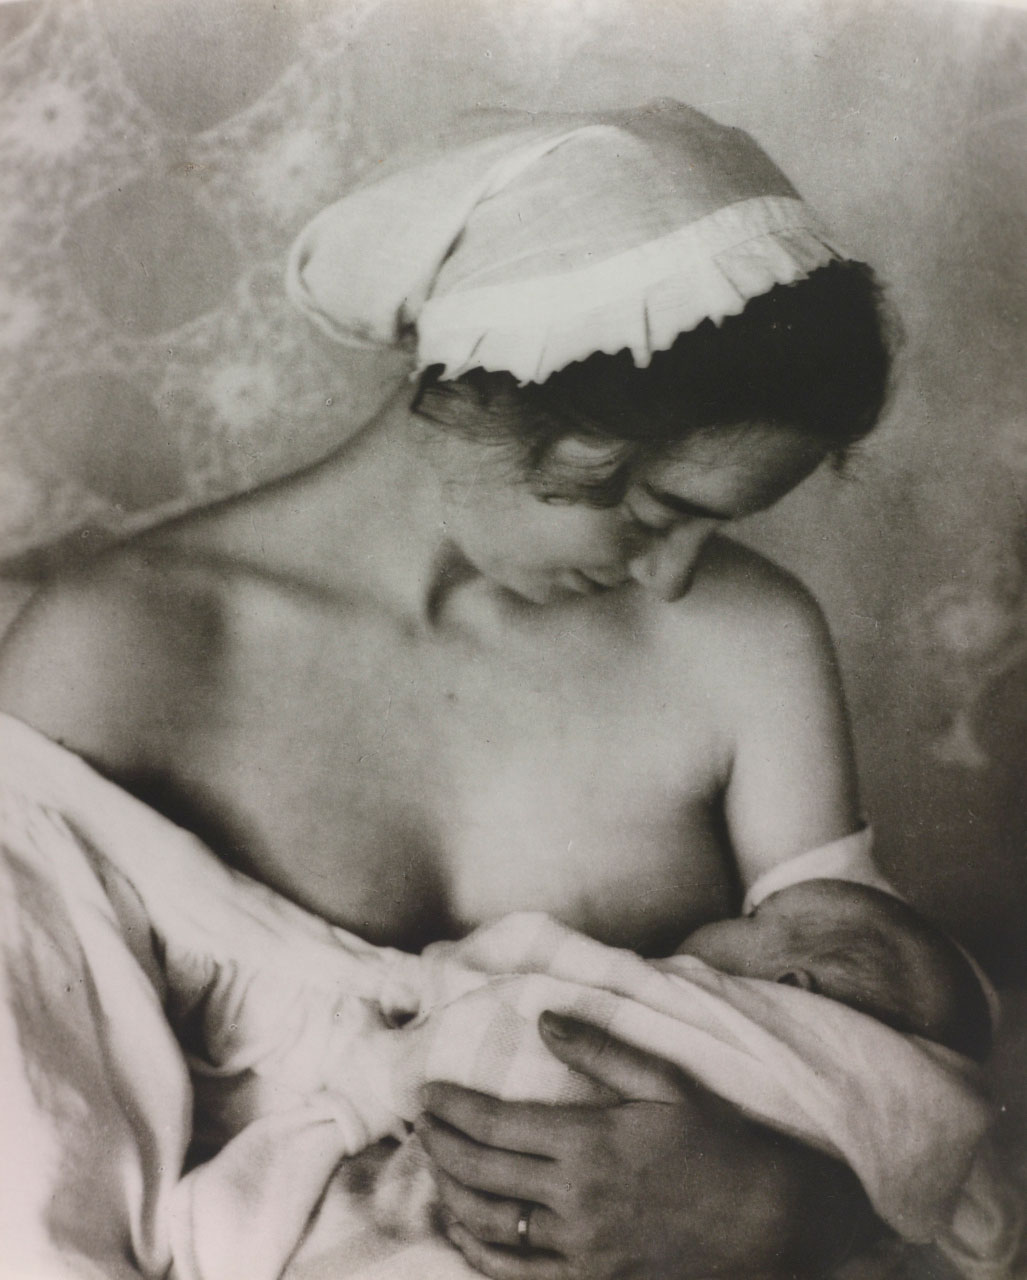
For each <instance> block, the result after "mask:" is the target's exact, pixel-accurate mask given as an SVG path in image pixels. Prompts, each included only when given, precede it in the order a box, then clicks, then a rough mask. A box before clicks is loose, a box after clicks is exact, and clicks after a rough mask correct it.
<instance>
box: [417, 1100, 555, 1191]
mask: <svg viewBox="0 0 1027 1280" xmlns="http://www.w3.org/2000/svg"><path fill="white" fill-rule="evenodd" d="M416 1132H417V1135H418V1137H419V1138H420V1139H421V1142H422V1143H423V1144H424V1148H425V1150H426V1151H427V1152H428V1154H429V1156H431V1158H432V1161H433V1162H434V1164H435V1167H436V1169H441V1170H442V1171H443V1172H445V1173H448V1174H449V1176H450V1177H451V1178H455V1179H456V1181H457V1182H461V1183H463V1185H464V1186H465V1187H473V1188H475V1189H476V1190H478V1191H485V1192H488V1193H489V1194H490V1195H494V1196H504V1197H506V1198H508V1199H511V1200H523V1201H531V1202H536V1203H539V1202H545V1201H546V1200H547V1199H548V1198H549V1194H550V1191H551V1187H552V1180H553V1173H552V1170H553V1164H552V1161H550V1160H549V1159H547V1158H546V1157H539V1156H532V1155H524V1154H522V1153H521V1152H518V1151H507V1150H505V1149H504V1148H501V1147H491V1146H486V1145H484V1144H483V1143H481V1142H477V1141H475V1139H474V1138H470V1137H468V1136H467V1134H466V1133H461V1132H460V1131H459V1130H458V1129H454V1128H452V1126H450V1125H448V1124H446V1123H445V1122H443V1121H441V1120H438V1119H436V1118H435V1117H434V1116H430V1115H427V1116H422V1117H421V1118H420V1119H419V1120H418V1121H417V1124H416Z"/></svg>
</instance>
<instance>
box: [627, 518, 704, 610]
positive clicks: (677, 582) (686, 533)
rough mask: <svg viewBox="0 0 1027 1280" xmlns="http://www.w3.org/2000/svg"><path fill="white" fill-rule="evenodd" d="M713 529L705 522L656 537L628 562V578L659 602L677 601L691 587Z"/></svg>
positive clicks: (681, 526)
mask: <svg viewBox="0 0 1027 1280" xmlns="http://www.w3.org/2000/svg"><path fill="white" fill-rule="evenodd" d="M712 532H713V526H712V524H711V523H708V522H706V521H703V520H695V521H690V522H689V523H688V524H683V525H676V526H675V527H674V528H672V529H670V530H668V531H667V532H666V533H664V534H660V535H658V536H656V537H653V538H652V539H651V540H650V541H649V543H648V545H647V546H646V547H645V548H644V549H643V550H642V551H640V552H639V553H638V554H637V555H636V556H633V557H632V559H631V560H630V561H629V562H628V574H629V575H630V576H631V577H632V578H633V579H634V580H635V582H637V583H638V584H639V585H640V586H643V587H645V589H646V590H647V591H651V592H652V593H653V595H655V596H657V597H658V598H659V599H660V600H668V601H670V600H678V599H680V598H681V596H683V595H684V594H685V592H686V591H687V590H688V588H689V585H690V583H691V578H692V571H693V570H694V569H695V565H696V561H697V560H698V559H699V553H700V552H701V551H702V549H703V544H704V543H705V542H706V540H707V538H708V537H709V536H710V534H711V533H712Z"/></svg>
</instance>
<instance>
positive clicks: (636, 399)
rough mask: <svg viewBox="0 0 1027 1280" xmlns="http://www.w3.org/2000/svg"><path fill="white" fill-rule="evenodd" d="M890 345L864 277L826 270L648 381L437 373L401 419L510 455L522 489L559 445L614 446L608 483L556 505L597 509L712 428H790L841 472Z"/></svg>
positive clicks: (878, 401) (661, 361) (838, 268)
mask: <svg viewBox="0 0 1027 1280" xmlns="http://www.w3.org/2000/svg"><path fill="white" fill-rule="evenodd" d="M891 345H892V343H891V334H890V332H889V324H888V323H887V321H886V319H885V312H884V308H883V305H882V301H881V294H880V290H879V288H878V286H877V283H876V281H875V279H874V276H873V273H872V272H871V270H870V268H869V267H867V266H866V265H864V264H863V263H859V262H833V263H831V264H829V265H828V266H825V267H821V268H819V269H818V270H816V271H814V272H812V273H811V274H810V275H809V276H807V277H806V278H805V279H803V280H801V281H799V282H797V283H795V284H791V285H776V286H775V287H774V288H772V289H771V290H770V291H769V292H768V293H765V294H763V295H761V296H760V297H757V298H754V299H753V300H752V301H751V302H749V303H748V304H747V305H746V307H745V308H744V310H742V311H741V312H740V313H739V314H738V315H734V316H728V317H726V318H725V319H724V320H723V322H722V323H721V324H719V325H717V324H714V323H713V322H712V321H709V320H706V321H703V323H702V324H700V325H699V326H698V328H696V329H693V330H691V331H690V332H688V333H683V334H681V335H680V336H679V337H678V339H677V340H676V341H675V343H674V345H673V346H672V347H671V348H670V349H669V350H668V351H661V352H657V353H656V354H655V355H654V356H653V358H652V362H651V364H650V365H649V366H648V367H647V368H644V369H640V368H637V367H636V366H635V364H634V362H633V360H632V357H631V353H630V351H628V350H626V349H625V350H623V351H620V352H618V353H617V354H616V355H604V354H596V355H592V356H590V357H589V358H588V359H587V360H582V361H578V362H576V363H574V364H571V365H568V366H567V367H566V368H564V369H561V370H559V371H558V372H557V373H554V374H552V375H551V376H550V377H549V378H548V379H547V380H546V381H545V382H544V383H541V384H539V383H529V384H528V385H527V386H523V387H521V386H518V385H517V382H516V381H515V379H514V378H513V377H512V376H511V375H510V374H509V373H490V372H486V371H485V370H483V369H473V370H471V371H470V372H469V373H465V374H464V375H463V376H462V377H460V378H456V379H453V380H452V381H448V382H444V381H441V380H440V376H439V375H440V372H441V367H440V366H438V365H435V366H432V368H430V369H427V370H426V371H425V373H424V374H423V375H422V377H421V381H420V383H419V385H418V389H417V393H416V395H415V397H414V401H413V404H412V408H413V410H414V411H415V412H416V413H419V414H420V415H421V416H423V417H425V418H428V419H429V420H431V421H434V422H437V423H439V424H440V425H441V426H443V427H445V428H447V429H449V430H454V431H458V432H461V433H463V434H465V435H468V436H470V437H472V438H476V439H483V440H488V441H491V442H493V443H496V444H497V445H504V444H505V445H507V446H508V447H509V446H512V447H514V449H515V454H514V457H515V458H516V461H517V463H518V465H519V466H520V467H521V469H522V474H523V475H525V476H526V477H528V478H530V477H532V476H534V477H536V478H539V477H541V476H542V475H543V474H544V471H545V466H546V462H547V459H548V457H549V454H550V453H551V451H552V448H553V446H554V445H555V444H556V442H557V441H558V440H560V439H562V438H564V437H566V436H568V435H576V436H589V437H593V438H595V439H596V440H605V441H609V442H611V443H614V442H619V443H622V444H623V445H624V448H623V450H622V456H620V457H619V458H618V461H617V466H616V469H615V471H614V472H612V473H611V471H610V468H609V467H608V466H606V467H604V468H602V469H601V470H600V471H599V472H597V474H596V475H595V476H594V477H589V476H588V475H587V474H586V475H585V476H584V478H583V479H582V477H581V476H580V475H578V476H577V477H576V478H575V477H567V481H568V488H569V490H570V492H568V493H567V494H566V496H569V497H577V498H581V499H583V500H585V501H589V502H593V503H596V504H597V505H608V504H613V503H616V502H619V501H620V499H621V497H622V496H623V489H624V487H625V483H626V472H627V471H628V470H629V465H628V464H629V463H631V462H634V461H636V460H638V459H639V457H640V456H653V455H657V454H659V453H660V452H662V451H663V450H665V449H666V448H668V447H669V446H671V445H673V444H675V443H679V442H681V441H683V440H685V439H687V438H688V437H689V436H691V435H693V434H695V433H697V432H700V431H704V430H708V429H711V428H725V429H737V428H744V427H745V426H746V425H747V424H753V423H763V424H769V425H776V426H788V427H792V428H796V429H798V430H800V431H802V432H804V433H807V434H808V435H809V436H810V437H812V438H813V439H814V440H815V441H817V442H819V443H822V445H823V448H824V450H825V453H827V454H828V455H829V456H831V457H832V459H833V460H834V461H835V463H836V464H838V465H840V464H841V463H842V462H843V461H844V459H845V458H846V456H847V454H848V453H849V451H850V450H851V449H852V447H853V445H854V444H856V443H857V442H858V441H859V440H861V439H863V437H864V436H866V435H867V433H868V432H870V431H871V430H872V429H873V427H874V426H875V424H876V423H877V420H878V418H879V417H880V415H881V412H882V409H883V407H884V403H885V400H886V397H887V392H888V385H889V373H890V367H891ZM618 489H619V490H620V492H618Z"/></svg>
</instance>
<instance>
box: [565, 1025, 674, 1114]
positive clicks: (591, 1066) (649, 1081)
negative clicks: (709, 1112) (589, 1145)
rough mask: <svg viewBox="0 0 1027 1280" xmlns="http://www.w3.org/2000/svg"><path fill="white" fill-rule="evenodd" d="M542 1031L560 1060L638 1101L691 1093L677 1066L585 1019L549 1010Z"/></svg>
mask: <svg viewBox="0 0 1027 1280" xmlns="http://www.w3.org/2000/svg"><path fill="white" fill-rule="evenodd" d="M539 1030H540V1032H541V1033H542V1038H543V1040H544V1041H545V1044H546V1047H547V1048H548V1049H549V1051H550V1053H552V1054H554V1055H555V1056H556V1057H557V1058H559V1059H560V1061H561V1062H565V1063H566V1064H567V1066H569V1067H573V1068H574V1070H575V1071H580V1072H581V1073H582V1075H586V1076H589V1077H591V1079H593V1080H596V1081H598V1082H599V1083H600V1084H603V1085H606V1087H607V1088H609V1089H612V1090H613V1091H614V1093H616V1094H617V1095H619V1096H620V1097H621V1098H624V1099H630V1100H632V1101H637V1102H681V1101H682V1098H683V1097H684V1096H686V1094H687V1092H688V1086H687V1085H686V1083H685V1082H684V1081H683V1079H682V1077H681V1074H680V1072H678V1071H677V1070H676V1068H674V1067H672V1066H670V1065H668V1064H667V1063H666V1062H662V1061H661V1060H660V1059H659V1058H653V1057H650V1055H649V1054H647V1053H643V1052H642V1051H641V1050H639V1049H633V1048H632V1047H631V1046H630V1045H626V1044H624V1043H623V1042H622V1041H620V1040H615V1039H614V1038H613V1037H612V1036H610V1035H607V1034H606V1032H605V1031H600V1030H599V1028H598V1027H593V1026H590V1025H589V1024H588V1023H586V1022H578V1021H577V1020H576V1019H574V1018H567V1017H564V1016H562V1015H560V1014H556V1013H550V1012H548V1011H547V1012H546V1013H543V1014H542V1016H541V1017H540V1018H539Z"/></svg>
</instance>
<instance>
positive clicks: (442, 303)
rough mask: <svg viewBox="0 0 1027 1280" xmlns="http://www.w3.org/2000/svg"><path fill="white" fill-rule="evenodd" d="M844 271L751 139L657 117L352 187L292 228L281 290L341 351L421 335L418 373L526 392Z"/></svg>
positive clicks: (543, 126)
mask: <svg viewBox="0 0 1027 1280" xmlns="http://www.w3.org/2000/svg"><path fill="white" fill-rule="evenodd" d="M493 114H494V113H493ZM842 256H844V255H842V254H841V253H840V252H839V251H838V249H837V248H835V247H834V246H833V245H832V244H831V242H830V239H829V237H828V234H827V232H826V231H825V230H824V228H823V227H822V226H821V225H820V223H819V221H818V219H817V218H816V216H815V214H814V213H813V212H812V210H811V209H810V208H809V206H808V205H806V204H805V203H804V202H803V201H802V200H801V199H800V198H799V197H798V195H797V193H796V192H795V190H794V188H793V187H792V186H791V184H790V183H789V182H788V180H787V178H785V176H784V175H783V174H782V173H781V172H780V170H778V169H777V168H776V167H775V166H774V165H773V163H772V162H771V161H770V160H769V159H768V157H767V156H766V154H765V153H764V152H763V151H762V150H761V149H760V148H759V147H758V146H757V145H756V143H755V142H754V141H753V140H752V139H751V138H750V137H749V136H748V135H747V134H745V133H742V132H741V131H740V130H737V129H729V128H726V127H724V126H722V125H719V124H716V123H715V122H714V121H712V120H710V119H709V117H707V116H705V115H703V114H702V113H701V112H698V111H695V110H693V109H692V108H690V107H685V106H682V105H681V104H679V103H666V102H663V103H656V104H652V105H650V106H648V107H644V108H641V109H638V110H636V111H630V112H611V113H606V114H603V115H599V116H592V117H574V118H568V117H563V118H558V119H552V118H551V119H549V120H548V121H546V122H540V123H539V124H537V125H535V126H533V127H528V128H525V127H523V126H521V127H518V128H514V129H508V130H506V131H504V132H501V133H497V134H493V135H492V136H490V137H487V138H485V139H483V140H478V141H475V142H472V143H469V144H465V145H462V146H458V147H454V148H451V149H449V150H447V151H443V152H441V153H437V154H434V155H432V156H431V157H429V158H427V159H423V160H421V161H420V162H419V163H416V164H414V165H411V166H410V167H407V168H404V169H401V170H399V171H396V172H393V173H392V174H390V175H389V176H388V177H385V178H382V179H380V180H378V181H376V182H373V183H371V184H369V185H367V186H364V187H361V188H360V189H358V190H356V191H354V192H352V193H350V194H349V195H347V196H345V197H343V198H342V199H341V200H339V201H337V202H336V203H335V204H333V205H330V206H329V207H328V208H327V209H325V210H323V211H322V212H321V213H320V214H318V216H317V217H316V218H314V220H313V221H312V222H311V223H310V224H309V225H308V226H307V227H306V228H305V230H304V231H303V232H302V234H301V235H300V237H299V239H298V240H297V241H296V243H295V244H294V246H293V249H292V252H291V254H290V256H289V264H288V270H287V287H288V291H289V294H290V296H291V298H292V299H293V301H294V302H295V303H296V304H297V305H298V306H299V307H300V308H301V309H302V310H303V311H304V312H306V314H307V315H308V316H309V317H310V318H311V320H313V321H314V323H316V324H317V325H319V326H320V327H321V328H322V329H324V330H325V331H326V332H327V333H329V334H330V335H331V336H332V337H334V338H335V339H337V340H338V341H340V342H344V343H347V344H350V345H361V346H362V345H367V344H396V343H399V342H401V341H403V340H404V339H407V338H409V337H410V336H412V335H414V336H416V357H415V363H416V368H417V370H418V371H420V370H423V369H425V368H428V367H429V366H432V365H440V366H442V369H443V373H442V376H443V377H444V378H456V377H459V376H460V375H461V374H463V373H466V372H467V371H469V370H471V369H475V368H482V369H487V370H505V371H507V372H509V373H511V374H513V376H514V377H515V378H516V379H517V380H518V381H519V382H521V383H526V382H543V381H545V379H546V378H547V377H549V375H550V374H551V373H553V372H555V371H557V370H559V369H562V368H564V367H565V366H566V365H568V364H571V363H573V362H574V361H578V360H584V359H586V358H587V357H588V356H590V355H592V354H594V353H596V352H605V353H608V354H613V353H615V352H618V351H621V350H624V349H627V350H629V351H630V352H631V353H632V357H633V359H634V361H635V363H636V364H637V365H639V366H640V367H644V366H645V365H648V364H649V362H650V360H651V359H652V355H653V353H654V352H656V351H663V350H666V349H667V348H669V347H670V346H671V345H672V344H673V342H674V340H675V339H676V338H677V337H678V335H679V334H681V333H684V332H687V331H689V330H691V329H694V328H695V327H696V326H697V325H699V324H700V323H701V322H702V321H703V320H712V321H714V322H717V323H719V322H720V321H721V320H723V319H724V317H725V316H729V315H735V314H737V313H738V312H740V311H741V310H742V309H743V308H744V307H745V305H746V303H747V302H749V301H750V300H751V299H752V298H755V297H758V296H760V295H761V294H764V293H766V292H768V291H769V290H770V289H771V288H773V287H774V286H775V285H777V284H792V283H794V282H795V281H797V280H800V279H802V278H804V277H805V276H807V275H809V274H810V272H811V271H814V270H816V269H817V268H818V267H822V266H825V265H827V263H829V262H831V261H832V260H834V259H837V258H839V257H842Z"/></svg>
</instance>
